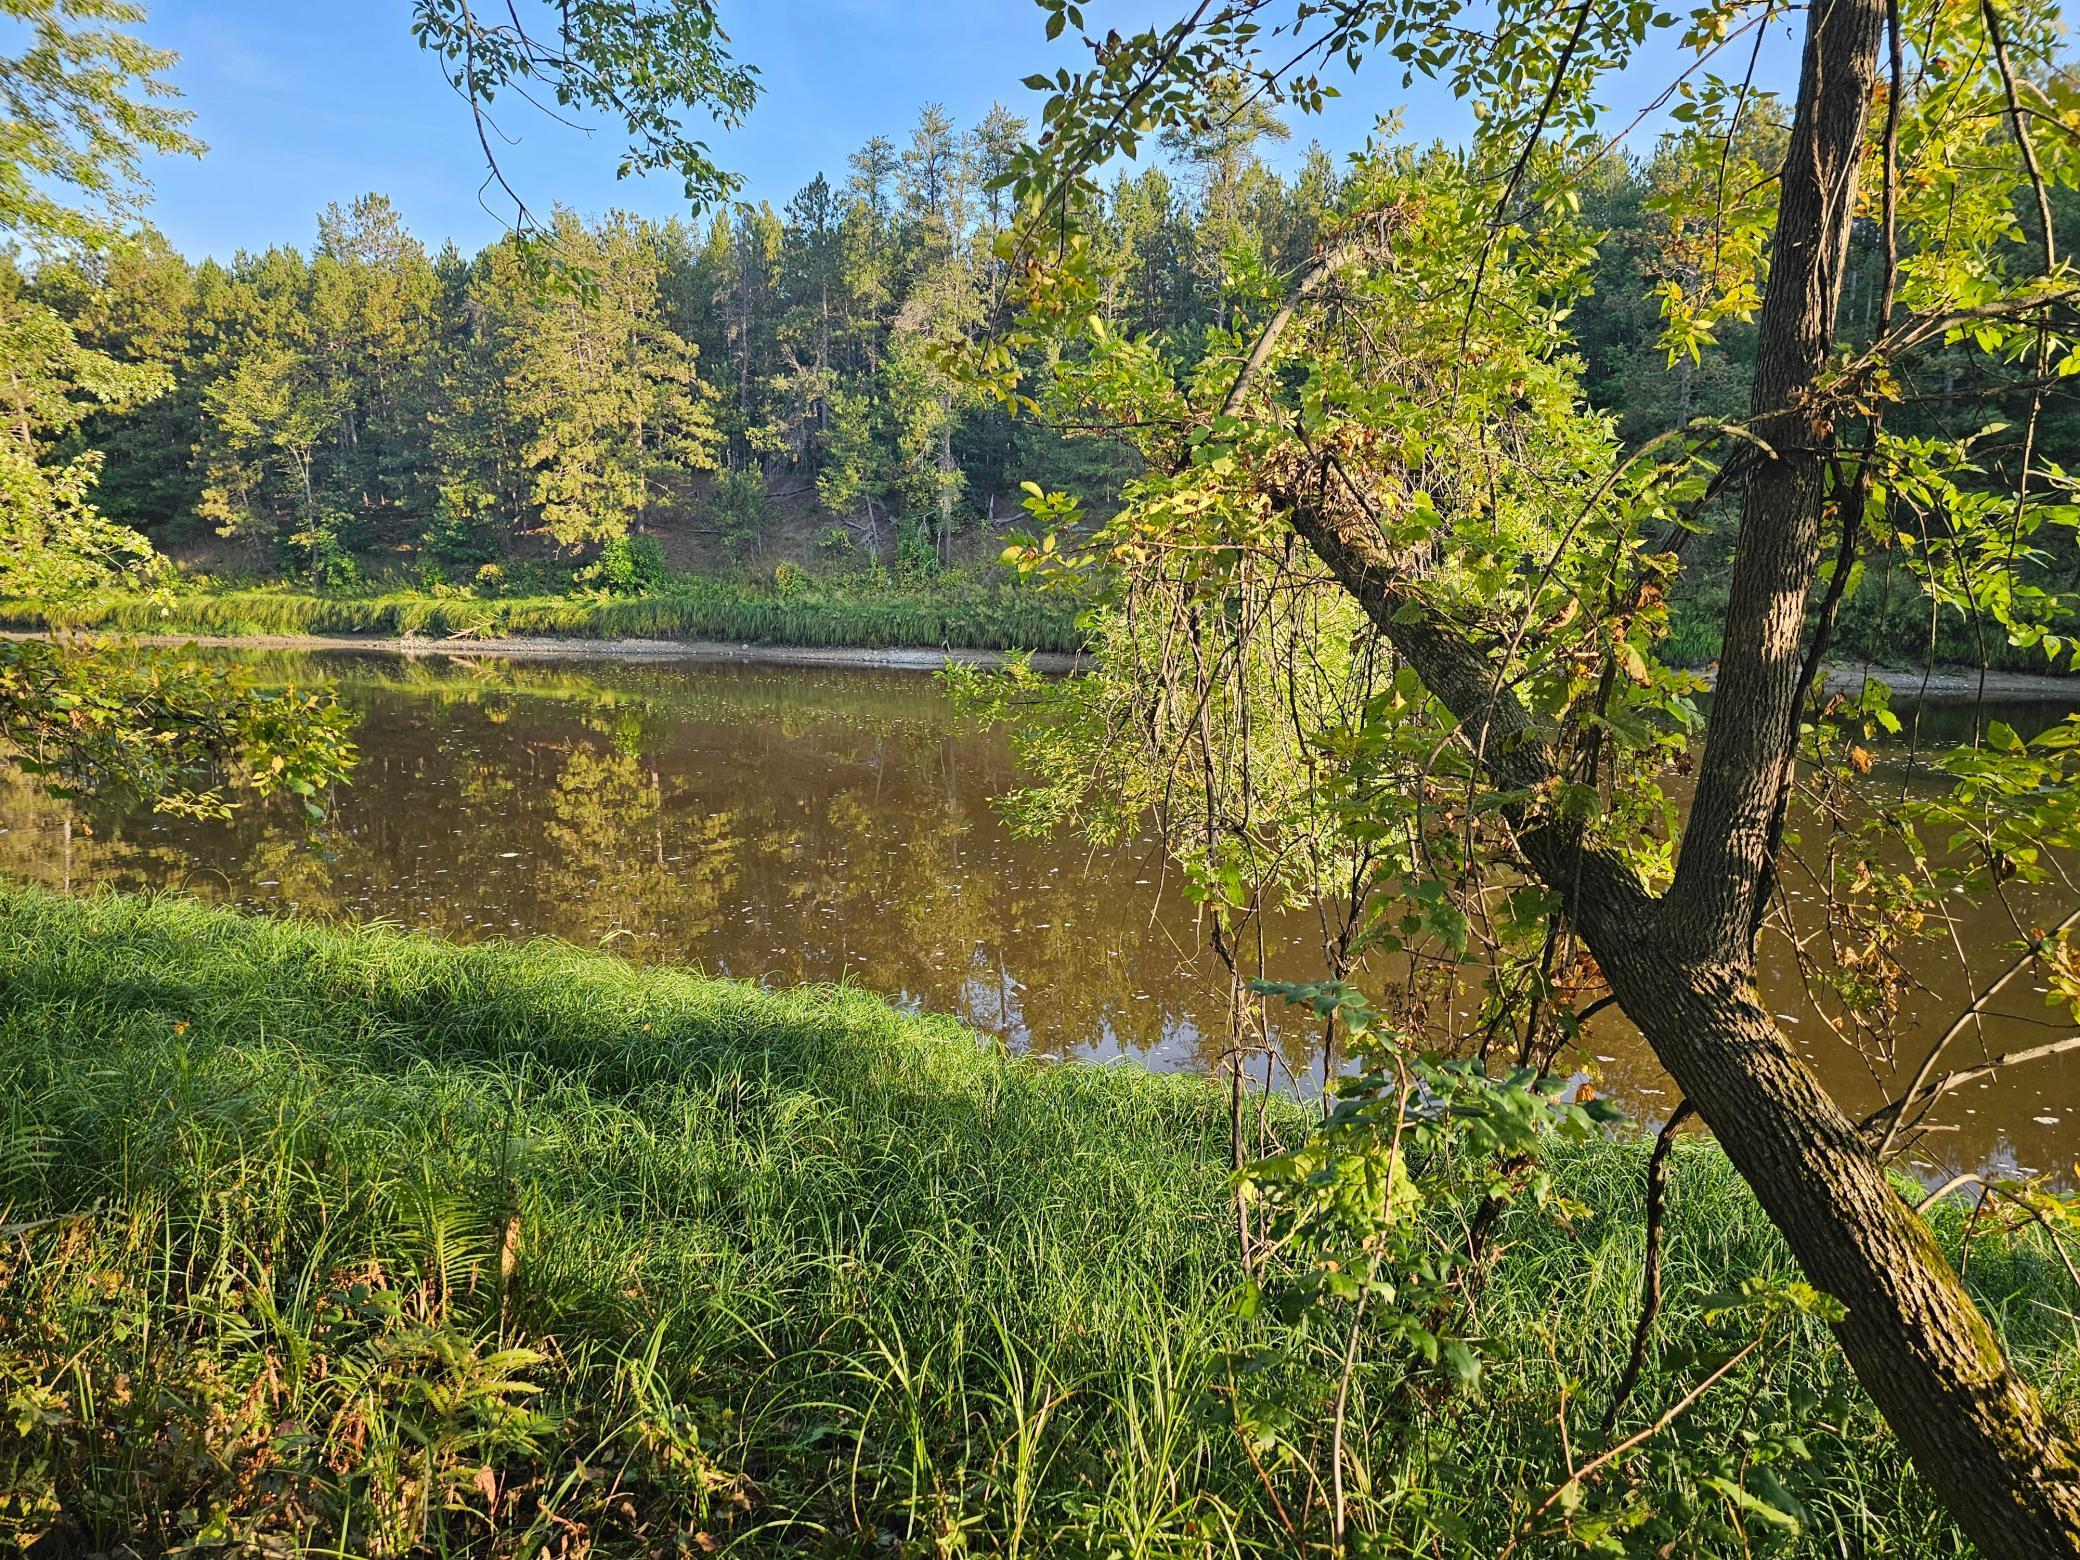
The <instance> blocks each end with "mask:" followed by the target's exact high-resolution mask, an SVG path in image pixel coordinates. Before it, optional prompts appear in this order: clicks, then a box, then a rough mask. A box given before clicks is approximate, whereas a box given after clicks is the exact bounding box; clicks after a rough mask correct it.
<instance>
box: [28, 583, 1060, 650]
mask: <svg viewBox="0 0 2080 1560" xmlns="http://www.w3.org/2000/svg"><path fill="white" fill-rule="evenodd" d="M61 625H62V626H66V627H76V628H95V629H106V630H109V631H113V632H122V633H151V634H209V635H227V636H232V637H249V636H263V635H278V636H298V635H332V634H367V635H382V636H397V635H408V634H411V635H422V636H424V637H426V638H431V639H446V638H454V637H465V638H480V639H482V638H501V637H509V636H523V635H550V636H558V635H560V636H565V637H569V638H574V639H689V640H730V641H738V642H748V643H755V644H780V645H808V646H815V647H819V648H822V647H835V646H846V647H857V648H861V649H900V648H921V649H933V648H938V647H941V646H945V647H950V648H953V649H969V650H1021V649H1024V650H1061V651H1074V650H1076V649H1078V648H1080V646H1081V637H1080V635H1079V633H1078V631H1077V627H1076V621H1075V609H1074V607H1073V605H1072V604H1070V603H1069V602H1068V601H1067V600H1066V599H1065V598H1062V597H1060V596H1047V595H1041V594H1040V593H1038V592H1035V591H1031V590H1025V589H1021V588H1018V587H1017V586H1015V585H1007V584H1004V583H1001V582H996V581H986V580H977V579H971V578H967V577H964V576H955V577H951V578H948V579H944V580H938V581H930V582H924V583H919V584H915V585H906V584H902V583H900V582H894V581H886V582H877V581H873V580H870V579H866V578H860V579H846V580H839V581H818V580H815V579H813V578H810V577H804V578H803V579H802V580H801V581H800V582H798V583H795V584H792V585H787V586H779V585H776V586H771V587H768V586H763V585H752V584H745V583H739V582H736V581H731V580H722V579H705V578H700V577H697V576H686V575H682V576H675V577H673V578H672V580H671V581H670V582H668V583H666V584H664V585H661V586H658V587H657V588H655V589H653V590H650V591H647V592H645V593H643V594H641V595H633V596H612V597H608V596H588V595H513V596H478V595H471V594H465V593H462V592H459V591H446V592H433V591H423V590H416V589H398V590H379V591H366V592H351V593H340V594H333V593H316V592H312V591H309V590H306V589H299V588H296V587H293V586H287V585H282V586H273V585H268V586H249V587H213V586H210V585H207V584H205V583H186V584H183V585H182V586H180V587H179V588H177V589H176V590H174V591H173V592H172V593H171V594H169V595H144V594H140V593H136V592H107V593H103V594H100V595H95V596H90V597H86V598H83V599H80V600H76V601H67V602H62V603H54V602H35V601H0V626H6V627H12V628H47V627H54V626H61Z"/></svg>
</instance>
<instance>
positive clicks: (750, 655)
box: [0, 629, 2080, 709]
mask: <svg viewBox="0 0 2080 1560" xmlns="http://www.w3.org/2000/svg"><path fill="white" fill-rule="evenodd" d="M0 637H5V638H8V639H40V638H42V637H43V636H42V635H41V634H40V633H37V632H35V631H33V630H20V629H13V630H4V631H0ZM125 637H130V638H133V639H134V642H136V643H138V644H146V645H200V646H203V647H205V648H208V649H224V650H359V651H376V652H378V653H381V654H385V655H401V656H411V657H417V656H444V657H453V658H459V659H465V660H468V659H476V658H480V657H482V658H490V659H507V660H558V661H625V662H636V663H653V662H674V661H677V662H686V663H690V664H704V665H730V664H735V665H742V666H856V667H865V668H868V669H872V670H879V671H901V672H936V671H938V670H939V669H940V668H941V667H943V666H947V665H949V664H952V663H955V662H958V663H961V664H964V665H969V666H998V665H1001V664H1002V663H1003V661H1004V659H1005V656H1004V652H1002V651H997V650H947V649H939V650H926V649H882V650H874V649H863V648H856V647H851V646H843V645H831V646H811V645H764V644H744V643H732V642H730V641H726V640H705V639H576V638H558V637H554V636H550V635H527V636H519V637H515V638H510V639H424V638H419V637H416V636H410V637H404V638H378V637H375V636H359V635H353V634H310V635H304V634H244V635H231V634H141V635H135V636H125ZM1079 659H1080V658H1079V657H1077V656H1073V655H1065V654H1063V653H1061V652H1059V651H1053V650H1038V651H1034V652H1033V653H1032V663H1033V667H1034V669H1035V670H1036V671H1041V672H1047V673H1050V674H1055V675H1060V674H1064V673H1068V672H1073V671H1075V670H1076V668H1077V665H1078V663H1079ZM1701 675H1702V676H1703V677H1704V679H1705V681H1706V682H1707V683H1710V682H1711V681H1712V679H1713V673H1712V671H1711V670H1710V669H1706V670H1704V671H1703V672H1702V674H1701ZM1826 675H1827V683H1828V686H1829V687H1831V688H1838V689H1840V690H1841V691H1843V692H1845V693H1853V692H1854V691H1855V690H1856V689H1857V688H1858V687H1860V686H1861V685H1862V682H1863V679H1864V678H1865V677H1866V676H1868V677H1871V678H1873V679H1875V680H1876V681H1878V682H1881V683H1884V684H1885V685H1886V686H1887V687H1888V688H1890V689H1892V691H1893V692H1894V693H1897V694H1902V695H1905V696H1907V697H1910V698H1919V697H1925V698H1928V699H1931V700H1937V701H1941V702H1944V703H1954V702H1958V701H1966V700H1974V699H1978V698H1980V697H1982V696H1983V697H1985V698H1987V699H2001V700H2043V701H2045V702H2057V703H2064V704H2070V705H2071V706H2073V707H2074V708H2075V709H2080V677H2068V676H2059V675H2056V674H2053V673H2049V672H1987V673H1985V674H1984V675H1983V678H1982V675H1981V673H1980V672H1979V671H1978V670H1977V669H1975V668H1973V667H1969V666H1939V667H1937V668H1935V670H1934V671H1932V672H1922V671H1915V670H1898V669H1894V668H1891V667H1883V666H1872V667H1866V666H1863V665H1861V664H1857V663H1842V662H1834V663H1830V664H1829V665H1828V667H1827V672H1826Z"/></svg>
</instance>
